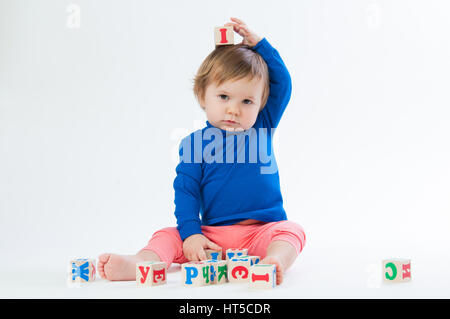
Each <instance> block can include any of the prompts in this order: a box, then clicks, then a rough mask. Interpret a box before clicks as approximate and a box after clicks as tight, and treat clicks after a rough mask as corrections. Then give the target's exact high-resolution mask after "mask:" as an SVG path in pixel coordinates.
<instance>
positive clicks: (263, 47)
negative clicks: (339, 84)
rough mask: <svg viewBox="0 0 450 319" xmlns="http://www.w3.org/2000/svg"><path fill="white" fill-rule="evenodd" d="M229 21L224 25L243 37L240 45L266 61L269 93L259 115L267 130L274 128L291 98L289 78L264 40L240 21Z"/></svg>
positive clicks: (234, 19) (280, 62)
mask: <svg viewBox="0 0 450 319" xmlns="http://www.w3.org/2000/svg"><path fill="white" fill-rule="evenodd" d="M230 19H231V21H233V22H229V23H226V24H225V25H226V26H233V30H234V31H235V32H237V33H238V34H239V35H240V36H242V37H243V40H242V43H243V44H246V45H248V46H250V47H251V48H252V49H253V50H254V51H256V52H257V53H259V54H260V55H261V56H262V58H263V59H264V61H266V64H267V67H268V69H269V81H270V93H269V97H268V99H267V103H266V105H265V107H264V109H263V110H262V111H261V115H262V116H263V118H264V119H265V120H266V121H265V123H264V124H265V125H266V126H268V128H269V127H270V128H276V127H277V126H278V123H279V122H280V119H281V116H282V115H283V113H284V110H285V109H286V106H287V105H288V103H289V100H290V98H291V92H292V82H291V76H290V74H289V72H288V70H287V68H286V65H285V64H284V62H283V60H282V59H281V57H280V54H279V53H278V51H277V50H276V49H274V48H273V47H272V46H271V45H270V43H269V42H268V41H267V39H266V38H261V37H260V36H258V35H257V34H256V33H255V32H253V31H251V30H250V29H249V28H248V27H247V25H246V24H245V23H244V22H243V21H242V20H239V19H237V18H230Z"/></svg>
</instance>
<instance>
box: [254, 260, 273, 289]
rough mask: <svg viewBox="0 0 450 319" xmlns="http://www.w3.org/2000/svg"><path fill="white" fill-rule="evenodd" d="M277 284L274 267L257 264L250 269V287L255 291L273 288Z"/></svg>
mask: <svg viewBox="0 0 450 319" xmlns="http://www.w3.org/2000/svg"><path fill="white" fill-rule="evenodd" d="M276 284H277V273H276V266H275V265H266V264H257V265H253V266H252V267H250V287H251V288H257V289H270V288H274V287H275V286H276Z"/></svg>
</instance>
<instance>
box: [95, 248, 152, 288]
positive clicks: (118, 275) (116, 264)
mask: <svg viewBox="0 0 450 319" xmlns="http://www.w3.org/2000/svg"><path fill="white" fill-rule="evenodd" d="M139 261H160V259H159V257H158V255H156V254H155V253H154V252H153V251H151V250H141V251H140V252H138V253H137V254H136V255H116V254H109V253H106V254H101V255H100V256H99V257H98V265H97V268H98V273H99V274H100V277H102V278H103V279H108V280H112V281H116V280H136V263H137V262H139Z"/></svg>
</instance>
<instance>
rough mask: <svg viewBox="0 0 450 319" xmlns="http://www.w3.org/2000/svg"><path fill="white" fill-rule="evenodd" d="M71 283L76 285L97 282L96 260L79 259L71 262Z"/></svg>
mask: <svg viewBox="0 0 450 319" xmlns="http://www.w3.org/2000/svg"><path fill="white" fill-rule="evenodd" d="M70 268H71V272H70V281H71V282H76V283H84V282H91V281H94V280H95V259H88V258H78V259H73V260H71V261H70Z"/></svg>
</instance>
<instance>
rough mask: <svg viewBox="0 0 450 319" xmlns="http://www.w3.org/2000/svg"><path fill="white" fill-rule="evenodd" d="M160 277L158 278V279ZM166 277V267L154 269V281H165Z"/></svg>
mask: <svg viewBox="0 0 450 319" xmlns="http://www.w3.org/2000/svg"><path fill="white" fill-rule="evenodd" d="M156 279H158V280H156ZM165 279H166V271H165V269H160V270H153V282H154V283H157V282H158V281H164V280H165Z"/></svg>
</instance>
